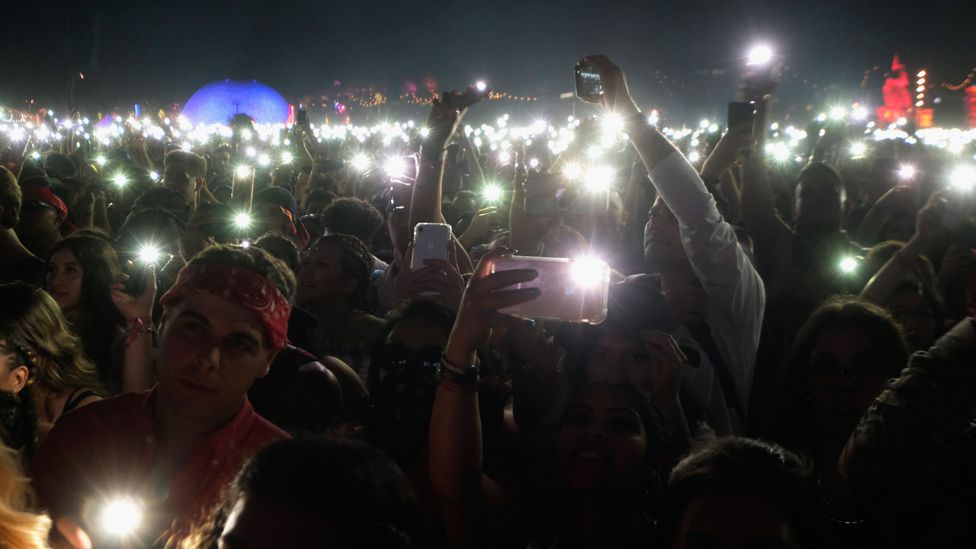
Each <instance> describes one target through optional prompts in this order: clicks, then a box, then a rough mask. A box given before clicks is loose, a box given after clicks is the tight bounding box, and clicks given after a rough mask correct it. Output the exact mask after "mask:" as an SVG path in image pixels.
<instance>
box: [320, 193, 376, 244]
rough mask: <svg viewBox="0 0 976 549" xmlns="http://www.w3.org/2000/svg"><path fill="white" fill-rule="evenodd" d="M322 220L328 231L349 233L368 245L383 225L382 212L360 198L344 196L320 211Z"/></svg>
mask: <svg viewBox="0 0 976 549" xmlns="http://www.w3.org/2000/svg"><path fill="white" fill-rule="evenodd" d="M322 222H323V224H324V225H325V230H326V231H328V232H329V233H332V234H351V235H353V236H355V237H356V238H358V239H359V240H360V241H362V243H363V244H365V245H366V246H370V245H371V244H372V242H373V238H374V237H375V236H376V233H377V232H378V231H379V230H380V229H381V228H382V227H383V214H381V213H380V211H379V210H377V209H376V208H375V207H373V205H372V204H370V203H369V202H367V201H365V200H363V199H361V198H354V197H351V196H344V197H342V198H337V199H335V200H333V201H332V203H331V204H329V206H328V207H327V208H325V210H323V211H322Z"/></svg>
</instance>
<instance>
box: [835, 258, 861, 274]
mask: <svg viewBox="0 0 976 549" xmlns="http://www.w3.org/2000/svg"><path fill="white" fill-rule="evenodd" d="M857 265H858V262H857V258H856V257H852V256H845V257H843V258H841V260H840V261H839V262H838V263H837V268H838V269H840V272H842V273H844V274H852V273H853V272H854V271H856V270H857Z"/></svg>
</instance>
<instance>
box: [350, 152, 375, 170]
mask: <svg viewBox="0 0 976 549" xmlns="http://www.w3.org/2000/svg"><path fill="white" fill-rule="evenodd" d="M350 164H351V165H352V169H354V170H356V171H357V172H360V173H361V172H365V171H366V170H368V169H369V166H370V164H371V162H370V160H369V155H368V154H366V153H358V154H356V155H354V156H353V157H352V161H350Z"/></svg>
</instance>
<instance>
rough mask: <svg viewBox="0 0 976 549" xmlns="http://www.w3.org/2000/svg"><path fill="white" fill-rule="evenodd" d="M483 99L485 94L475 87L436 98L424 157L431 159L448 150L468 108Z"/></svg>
mask: <svg viewBox="0 0 976 549" xmlns="http://www.w3.org/2000/svg"><path fill="white" fill-rule="evenodd" d="M482 97H484V94H483V93H482V92H479V91H478V90H476V89H475V88H474V87H473V86H468V88H467V89H466V90H465V91H463V92H458V91H449V92H444V93H442V94H441V95H439V96H435V97H434V101H433V107H432V108H431V110H430V116H429V117H428V118H427V129H428V130H429V131H430V134H429V135H428V136H427V141H426V143H425V146H424V156H427V157H428V159H430V158H429V155H431V154H434V155H439V154H440V153H442V152H443V151H444V149H446V148H447V144H448V143H450V141H451V138H452V137H453V136H454V133H455V132H456V131H457V129H458V126H460V124H461V119H462V118H464V114H465V113H466V112H468V108H469V107H471V105H474V104H475V103H477V102H478V101H479V100H481V98H482ZM428 151H430V152H428Z"/></svg>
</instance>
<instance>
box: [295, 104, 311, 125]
mask: <svg viewBox="0 0 976 549" xmlns="http://www.w3.org/2000/svg"><path fill="white" fill-rule="evenodd" d="M295 125H296V126H298V127H299V128H302V129H304V128H308V127H309V123H308V112H306V111H305V109H299V110H298V112H296V113H295Z"/></svg>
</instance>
